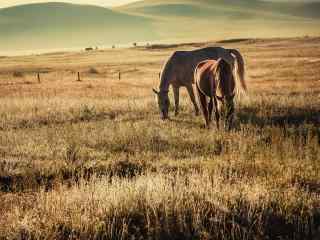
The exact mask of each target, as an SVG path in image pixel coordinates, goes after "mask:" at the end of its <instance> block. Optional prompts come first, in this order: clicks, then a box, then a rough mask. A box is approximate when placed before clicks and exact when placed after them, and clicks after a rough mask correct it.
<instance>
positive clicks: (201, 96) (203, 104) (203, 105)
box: [197, 87, 210, 128]
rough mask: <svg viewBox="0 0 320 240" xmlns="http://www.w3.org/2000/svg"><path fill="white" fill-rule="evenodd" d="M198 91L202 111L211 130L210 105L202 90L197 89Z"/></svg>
mask: <svg viewBox="0 0 320 240" xmlns="http://www.w3.org/2000/svg"><path fill="white" fill-rule="evenodd" d="M197 91H198V97H199V101H200V106H201V110H202V112H203V116H204V119H205V121H206V127H207V128H210V121H209V112H208V103H207V99H206V96H205V95H204V94H203V93H202V92H201V91H200V89H199V88H198V87H197Z"/></svg>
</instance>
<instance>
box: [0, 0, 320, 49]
mask: <svg viewBox="0 0 320 240" xmlns="http://www.w3.org/2000/svg"><path fill="white" fill-rule="evenodd" d="M319 25H320V3H301V2H295V3H292V2H291V3H290V2H265V1H261V0H242V1H238V0H228V1H223V0H197V1H196V0H170V1H168V0H145V1H139V2H136V3H132V4H128V5H125V6H122V7H118V8H114V9H107V8H103V7H97V6H90V5H74V4H66V3H43V4H29V5H22V6H16V7H11V8H6V9H0V34H1V39H0V53H1V51H5V50H9V51H10V50H11V51H12V50H25V49H57V48H71V47H86V46H101V45H111V44H116V45H118V44H120V43H132V42H140V41H161V42H173V41H178V42H179V41H206V40H214V39H230V38H254V37H290V36H302V35H319V34H320V30H319V29H320V28H319Z"/></svg>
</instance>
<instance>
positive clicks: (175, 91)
mask: <svg viewBox="0 0 320 240" xmlns="http://www.w3.org/2000/svg"><path fill="white" fill-rule="evenodd" d="M173 95H174V103H175V111H174V113H175V115H176V116H177V115H178V114H179V87H173Z"/></svg>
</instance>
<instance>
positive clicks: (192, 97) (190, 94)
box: [186, 84, 199, 116]
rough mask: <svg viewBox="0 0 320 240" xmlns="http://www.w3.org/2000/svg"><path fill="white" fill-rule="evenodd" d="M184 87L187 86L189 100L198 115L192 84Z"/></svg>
mask: <svg viewBox="0 0 320 240" xmlns="http://www.w3.org/2000/svg"><path fill="white" fill-rule="evenodd" d="M186 88H187V90H188V93H189V96H190V99H191V102H192V103H193V106H194V109H195V111H196V116H198V115H199V107H198V104H197V101H196V98H195V96H194V92H193V87H192V84H190V85H187V86H186Z"/></svg>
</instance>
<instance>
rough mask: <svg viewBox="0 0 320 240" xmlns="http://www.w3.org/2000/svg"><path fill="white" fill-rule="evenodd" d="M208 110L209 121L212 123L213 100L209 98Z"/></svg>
mask: <svg viewBox="0 0 320 240" xmlns="http://www.w3.org/2000/svg"><path fill="white" fill-rule="evenodd" d="M208 108H209V121H210V122H211V121H212V111H213V98H210V102H209V105H208Z"/></svg>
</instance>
